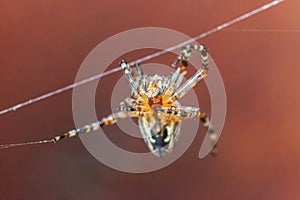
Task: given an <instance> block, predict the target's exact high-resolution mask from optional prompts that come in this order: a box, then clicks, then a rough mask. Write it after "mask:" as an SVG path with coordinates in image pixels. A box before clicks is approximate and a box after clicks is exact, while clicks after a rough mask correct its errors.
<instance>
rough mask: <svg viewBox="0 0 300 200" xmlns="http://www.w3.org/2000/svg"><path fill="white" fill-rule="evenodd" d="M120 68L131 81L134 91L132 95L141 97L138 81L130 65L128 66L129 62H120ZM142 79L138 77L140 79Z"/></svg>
mask: <svg viewBox="0 0 300 200" xmlns="http://www.w3.org/2000/svg"><path fill="white" fill-rule="evenodd" d="M120 67H121V68H122V69H123V70H124V73H125V75H126V77H127V79H128V80H129V83H130V86H131V89H132V93H133V94H134V95H135V96H140V94H139V92H138V85H137V84H136V80H135V79H134V77H133V72H132V70H131V68H130V66H129V64H127V62H126V61H125V60H121V62H120ZM139 78H140V77H138V79H139Z"/></svg>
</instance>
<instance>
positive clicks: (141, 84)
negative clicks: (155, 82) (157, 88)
mask: <svg viewBox="0 0 300 200" xmlns="http://www.w3.org/2000/svg"><path fill="white" fill-rule="evenodd" d="M134 67H135V70H136V72H137V73H136V83H137V88H138V89H139V90H140V93H142V94H144V93H145V92H146V85H145V84H146V82H145V79H144V71H143V69H142V68H141V66H140V65H139V63H135V64H134Z"/></svg>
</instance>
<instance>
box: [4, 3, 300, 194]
mask: <svg viewBox="0 0 300 200" xmlns="http://www.w3.org/2000/svg"><path fill="white" fill-rule="evenodd" d="M268 2H269V1H239V0H230V1H229V0H228V1H216V0H211V1H209V0H205V1H204V0H202V1H199V0H188V1H149V2H148V1H143V2H142V1H137V0H135V1H120V0H118V1H108V0H102V1H88V2H87V1H83V0H78V1H37V0H36V1H35V0H27V1H5V0H1V1H0V70H1V78H0V91H1V98H0V109H4V108H6V107H9V106H12V105H14V104H16V103H19V102H22V101H24V100H27V99H29V98H31V97H36V96H38V95H41V94H44V93H45V92H48V91H51V90H54V89H57V88H60V87H62V86H65V85H67V84H70V83H72V82H73V81H74V78H75V75H76V72H77V70H78V69H79V67H80V64H81V63H82V61H83V59H84V58H85V57H86V56H87V54H88V53H89V52H90V51H91V50H92V49H93V48H94V47H95V46H96V45H98V44H99V43H100V42H101V41H103V40H105V39H106V38H108V37H110V36H112V35H114V34H117V33H119V32H121V31H125V30H128V29H132V28H137V27H145V26H155V27H165V28H170V29H174V30H177V31H180V32H183V33H185V34H187V35H189V36H195V35H197V34H199V33H202V32H204V31H207V30H209V29H210V28H213V27H215V26H216V25H219V24H221V23H223V22H225V21H227V20H229V19H232V18H234V17H236V16H239V15H241V14H243V13H246V12H248V11H250V10H252V9H255V8H257V7H259V6H261V5H263V4H265V3H268ZM299 8H300V2H299V1H297V0H287V1H286V2H284V3H282V4H280V5H278V6H275V7H273V8H271V9H270V10H267V11H265V12H263V13H260V14H258V15H256V16H254V17H251V18H249V19H247V20H244V21H242V22H240V23H238V24H235V25H234V26H232V27H230V29H227V30H222V31H220V32H218V33H215V34H213V35H211V36H209V37H207V38H204V39H202V40H201V41H199V42H200V43H203V44H206V46H208V47H209V50H210V53H211V55H212V57H213V58H214V60H215V62H216V63H217V64H218V67H219V70H220V71H221V73H222V76H223V79H224V82H225V87H226V92H227V98H228V113H227V118H226V123H225V127H224V130H223V133H222V136H221V138H220V142H219V155H218V157H217V158H216V159H213V158H211V157H207V158H205V159H203V160H200V159H198V157H197V155H198V150H199V147H200V145H201V143H202V140H203V136H204V131H205V130H204V129H203V128H199V133H198V136H197V137H196V140H195V141H194V142H193V144H192V146H191V147H190V148H189V149H188V151H187V152H186V153H185V154H184V155H183V156H182V157H181V158H180V159H178V160H177V161H176V162H175V163H173V164H172V165H170V166H168V167H166V168H164V169H162V170H159V171H156V172H152V173H147V174H127V173H122V172H119V171H115V170H113V169H110V168H108V167H106V166H104V165H103V164H101V163H100V162H98V161H97V160H96V159H94V158H93V157H92V156H91V155H90V154H89V153H88V152H87V151H86V149H85V148H84V146H83V145H82V143H81V141H80V140H79V138H75V139H72V140H66V141H64V142H62V143H59V144H47V145H36V146H28V147H24V148H15V149H7V150H1V151H0V199H71V198H72V199H83V198H89V199H210V200H211V199H255V200H257V199H299V198H300V194H299V193H300V192H299V189H300V181H299V180H300V145H299V144H300V136H299V132H300V128H299V125H298V123H299V122H298V119H299V108H300V106H299V105H300V104H299V100H300V91H299V87H298V82H299V74H300V67H299V64H298V63H299V51H300V40H299V37H300V34H299V32H296V31H293V32H291V31H282V30H288V29H289V30H299V29H300V15H299ZM233 29H234V30H233ZM236 29H259V30H269V29H276V30H281V31H275V32H272V31H271V32H270V31H255V32H245V31H237V30H236ZM144 53H145V52H144ZM146 53H147V52H146ZM142 55H146V54H143V52H139V53H137V54H134V53H131V54H130V55H128V57H126V59H127V60H134V59H136V58H139V57H140V56H142ZM120 56H122V55H120ZM173 59H174V57H168V56H162V57H161V58H159V59H157V60H159V61H161V62H164V63H168V62H169V63H170V62H172V60H173ZM157 60H156V61H157ZM116 63H117V61H116ZM99 64H101V63H99ZM121 75H122V73H116V74H113V75H111V76H110V77H109V78H106V79H103V80H102V81H103V82H102V84H105V85H110V84H111V85H113V84H114V80H117V79H118V78H119V77H120V76H121ZM109 89H110V88H107V87H106V88H103V87H102V88H101V87H100V86H99V90H98V93H97V97H96V98H97V105H96V107H97V111H98V114H99V116H104V115H107V114H108V113H110V112H111V110H110V109H109V104H108V103H105V102H110V95H111V91H110V90H109ZM196 90H198V91H199V92H200V93H201V95H200V98H201V100H200V105H202V107H203V108H204V109H205V110H207V111H208V112H209V109H210V99H209V96H208V92H207V89H206V87H205V84H203V83H201V84H200V85H199V86H197V87H196ZM71 103H72V92H71V91H68V92H65V93H63V94H60V95H58V96H55V97H52V98H49V99H47V100H44V101H41V102H39V103H35V104H33V105H31V106H28V107H25V108H23V109H20V110H18V111H17V112H14V113H9V114H6V115H3V116H0V128H1V132H0V144H5V143H13V142H23V141H28V140H32V139H44V138H50V137H52V136H53V135H56V134H58V133H60V132H62V131H66V130H69V129H72V128H73V127H74V123H73V118H72V104H71ZM106 132H108V133H109V132H110V133H111V132H112V133H114V135H113V136H110V137H111V139H112V140H116V141H117V142H119V143H123V145H126V144H127V145H128V144H129V145H128V146H130V149H131V150H134V148H133V147H135V146H136V147H137V149H139V150H141V149H142V150H143V151H145V150H147V149H146V147H145V145H144V143H143V141H142V140H138V139H134V138H133V139H131V138H130V137H129V139H128V138H125V137H123V135H122V132H120V131H118V129H117V128H115V127H106Z"/></svg>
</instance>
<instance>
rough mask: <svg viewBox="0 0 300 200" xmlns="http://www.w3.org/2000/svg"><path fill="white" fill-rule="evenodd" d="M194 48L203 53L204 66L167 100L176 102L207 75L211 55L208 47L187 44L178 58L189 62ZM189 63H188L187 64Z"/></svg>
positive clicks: (183, 61)
mask: <svg viewBox="0 0 300 200" xmlns="http://www.w3.org/2000/svg"><path fill="white" fill-rule="evenodd" d="M192 50H198V51H200V53H201V62H202V68H201V69H199V70H197V72H196V73H195V74H194V75H193V76H192V77H191V78H189V79H188V80H187V81H186V82H185V83H184V84H183V85H182V86H180V87H179V88H178V89H177V90H176V91H175V92H174V94H173V95H172V96H171V97H169V99H168V100H167V101H170V102H174V101H176V100H177V99H180V98H181V97H183V96H184V95H185V94H186V93H188V92H189V91H190V90H191V89H192V88H193V87H194V86H195V85H196V84H197V83H198V82H199V81H200V80H201V79H203V78H204V77H206V76H207V73H208V63H209V57H208V53H207V49H206V48H205V47H204V46H203V45H187V46H186V47H185V48H184V49H183V50H182V53H181V54H180V57H179V58H178V59H179V60H181V62H182V63H188V60H189V59H190V56H191V52H192ZM186 65H187V64H186Z"/></svg>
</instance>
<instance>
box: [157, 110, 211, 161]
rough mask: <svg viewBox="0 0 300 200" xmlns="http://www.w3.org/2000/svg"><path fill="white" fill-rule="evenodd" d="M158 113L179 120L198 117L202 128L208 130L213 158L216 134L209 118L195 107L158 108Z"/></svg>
mask: <svg viewBox="0 0 300 200" xmlns="http://www.w3.org/2000/svg"><path fill="white" fill-rule="evenodd" d="M158 111H159V112H164V113H166V114H169V115H173V116H178V117H181V119H192V118H195V117H199V118H200V121H201V122H202V125H203V127H204V128H206V129H207V130H208V134H209V139H210V141H211V145H212V147H213V149H212V151H211V154H212V155H213V156H214V155H216V153H217V134H216V132H215V130H214V129H213V126H212V124H211V123H210V120H209V117H208V116H207V115H206V114H205V113H204V112H201V111H200V108H196V107H188V106H182V107H169V108H162V107H161V108H158Z"/></svg>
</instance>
